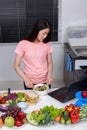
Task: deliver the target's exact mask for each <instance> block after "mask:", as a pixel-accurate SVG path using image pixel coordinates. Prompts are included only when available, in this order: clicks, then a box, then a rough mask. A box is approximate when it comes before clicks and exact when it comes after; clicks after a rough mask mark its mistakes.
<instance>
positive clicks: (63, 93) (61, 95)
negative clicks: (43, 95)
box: [48, 79, 87, 103]
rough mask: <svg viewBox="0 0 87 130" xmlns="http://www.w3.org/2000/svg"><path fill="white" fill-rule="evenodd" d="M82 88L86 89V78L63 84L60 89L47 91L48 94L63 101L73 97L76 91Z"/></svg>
mask: <svg viewBox="0 0 87 130" xmlns="http://www.w3.org/2000/svg"><path fill="white" fill-rule="evenodd" d="M84 90H87V79H83V80H80V81H78V82H75V83H73V84H71V85H69V86H64V87H62V88H60V89H57V90H55V91H52V92H49V93H48V95H49V96H51V97H53V98H55V99H56V100H58V101H60V102H62V103H64V102H67V101H69V100H72V99H73V98H75V94H76V92H78V91H84Z"/></svg>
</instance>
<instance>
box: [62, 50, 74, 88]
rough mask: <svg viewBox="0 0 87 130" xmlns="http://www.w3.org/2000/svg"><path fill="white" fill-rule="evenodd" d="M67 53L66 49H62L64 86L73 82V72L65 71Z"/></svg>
mask: <svg viewBox="0 0 87 130" xmlns="http://www.w3.org/2000/svg"><path fill="white" fill-rule="evenodd" d="M67 53H68V51H67V50H66V48H64V81H65V84H66V85H69V84H72V83H73V82H74V77H73V76H74V75H73V74H74V72H73V71H72V72H69V71H67V66H66V65H67V63H66V60H65V59H66V55H67Z"/></svg>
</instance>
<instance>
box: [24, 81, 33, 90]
mask: <svg viewBox="0 0 87 130" xmlns="http://www.w3.org/2000/svg"><path fill="white" fill-rule="evenodd" d="M25 85H26V87H27V88H33V87H34V86H33V84H32V82H31V81H28V82H25Z"/></svg>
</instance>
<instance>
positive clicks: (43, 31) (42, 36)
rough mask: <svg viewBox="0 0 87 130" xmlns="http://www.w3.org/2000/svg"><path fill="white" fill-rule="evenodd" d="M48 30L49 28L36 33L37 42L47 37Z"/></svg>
mask: <svg viewBox="0 0 87 130" xmlns="http://www.w3.org/2000/svg"><path fill="white" fill-rule="evenodd" d="M49 31H50V29H49V28H46V29H43V30H40V31H39V33H38V35H37V38H36V39H37V41H38V42H43V40H44V39H45V38H46V37H47V35H48V33H49Z"/></svg>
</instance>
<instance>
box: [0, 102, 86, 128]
mask: <svg viewBox="0 0 87 130" xmlns="http://www.w3.org/2000/svg"><path fill="white" fill-rule="evenodd" d="M81 120H84V121H86V120H87V105H84V106H82V107H79V106H74V105H73V104H69V105H66V106H65V107H64V108H56V107H54V106H53V105H51V106H44V107H43V108H40V109H39V110H33V111H32V112H30V113H24V112H23V111H22V110H21V108H20V107H18V106H17V105H14V106H9V108H8V110H7V111H6V110H5V111H4V112H3V113H2V114H1V116H0V127H2V126H3V125H6V126H8V127H14V126H16V127H20V126H22V125H24V124H28V123H30V124H32V125H41V126H42V125H48V124H49V123H51V124H53V123H54V122H58V123H62V124H75V123H78V122H79V121H81ZM9 122H10V123H9Z"/></svg>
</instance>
